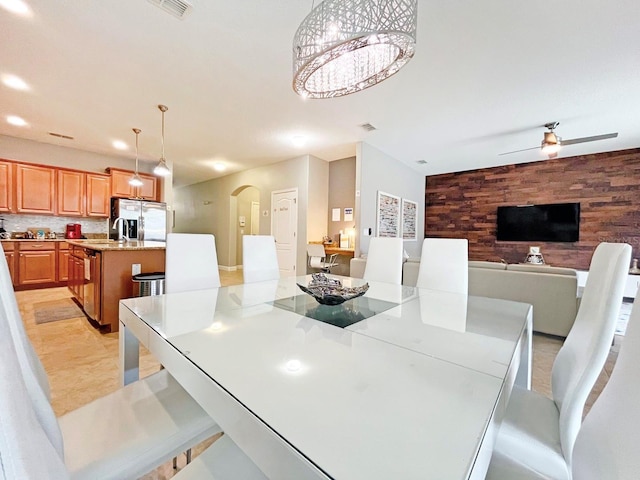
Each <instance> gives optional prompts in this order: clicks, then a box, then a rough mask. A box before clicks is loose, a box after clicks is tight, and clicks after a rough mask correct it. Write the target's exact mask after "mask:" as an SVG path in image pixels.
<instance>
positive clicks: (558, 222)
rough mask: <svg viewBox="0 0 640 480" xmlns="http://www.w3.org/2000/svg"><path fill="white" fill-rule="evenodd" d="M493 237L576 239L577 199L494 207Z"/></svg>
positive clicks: (520, 239) (521, 240) (515, 240)
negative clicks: (495, 229) (496, 210)
mask: <svg viewBox="0 0 640 480" xmlns="http://www.w3.org/2000/svg"><path fill="white" fill-rule="evenodd" d="M497 227H498V228H497V232H496V238H497V239H498V240H504V241H512V242H577V241H578V238H579V230H580V204H579V203H553V204H548V205H520V206H514V207H498V225H497Z"/></svg>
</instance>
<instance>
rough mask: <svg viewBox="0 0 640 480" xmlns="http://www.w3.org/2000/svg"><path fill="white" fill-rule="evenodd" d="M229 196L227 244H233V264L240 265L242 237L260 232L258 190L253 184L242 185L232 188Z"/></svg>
mask: <svg viewBox="0 0 640 480" xmlns="http://www.w3.org/2000/svg"><path fill="white" fill-rule="evenodd" d="M231 197H232V198H231V202H230V203H229V205H230V207H229V208H230V212H229V218H230V219H231V222H230V227H231V228H229V245H234V244H235V251H236V254H235V259H236V261H235V264H236V265H242V237H243V236H244V235H258V234H259V233H260V190H259V189H258V188H256V187H254V186H253V185H243V186H241V187H238V188H237V189H236V190H234V191H233V192H232V193H231ZM232 258H233V257H232Z"/></svg>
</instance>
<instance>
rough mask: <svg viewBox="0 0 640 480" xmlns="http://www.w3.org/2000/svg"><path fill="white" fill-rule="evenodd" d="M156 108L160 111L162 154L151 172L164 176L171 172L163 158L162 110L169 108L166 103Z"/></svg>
mask: <svg viewBox="0 0 640 480" xmlns="http://www.w3.org/2000/svg"><path fill="white" fill-rule="evenodd" d="M158 109H160V111H161V112H162V137H161V138H162V156H161V157H160V161H159V162H158V165H156V167H155V168H154V169H153V173H155V174H156V175H160V176H161V177H165V176H167V175H169V174H170V173H171V170H169V167H168V166H167V161H166V160H165V158H164V112H166V111H167V110H169V109H168V108H167V106H166V105H158Z"/></svg>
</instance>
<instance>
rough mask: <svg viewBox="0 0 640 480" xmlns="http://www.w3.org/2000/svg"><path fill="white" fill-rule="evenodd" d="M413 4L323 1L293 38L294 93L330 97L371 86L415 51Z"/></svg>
mask: <svg viewBox="0 0 640 480" xmlns="http://www.w3.org/2000/svg"><path fill="white" fill-rule="evenodd" d="M417 20H418V1H417V0H325V1H323V2H322V3H320V4H319V5H318V6H317V7H315V8H313V9H312V10H311V13H310V14H309V15H308V16H307V17H306V18H305V19H304V20H303V21H302V23H301V24H300V26H299V27H298V30H297V31H296V34H295V36H294V37H293V89H294V90H295V91H296V93H298V94H299V95H301V96H302V97H306V98H332V97H340V96H343V95H349V94H351V93H355V92H358V91H360V90H364V89H365V88H369V87H372V86H374V85H376V84H378V83H380V82H382V81H383V80H385V79H387V78H389V77H390V76H391V75H393V74H395V73H396V72H398V70H400V69H401V68H402V67H403V66H404V65H405V64H406V63H407V62H408V61H409V60H411V58H412V57H413V54H414V51H415V43H416V30H417Z"/></svg>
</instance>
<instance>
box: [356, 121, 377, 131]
mask: <svg viewBox="0 0 640 480" xmlns="http://www.w3.org/2000/svg"><path fill="white" fill-rule="evenodd" d="M360 126H361V127H362V128H363V129H364V130H366V131H367V132H372V131H374V130H377V128H376V127H374V126H373V125H371V124H370V123H363V124H362V125H360Z"/></svg>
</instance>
